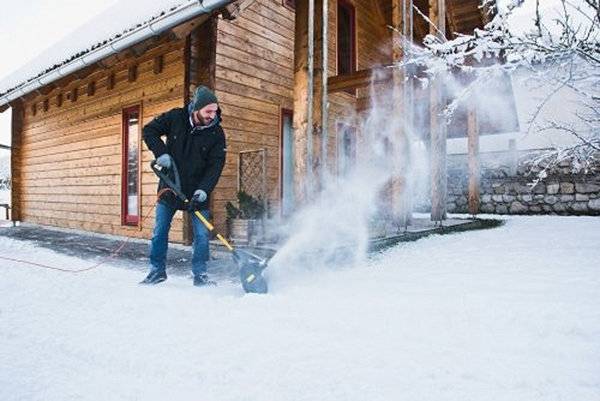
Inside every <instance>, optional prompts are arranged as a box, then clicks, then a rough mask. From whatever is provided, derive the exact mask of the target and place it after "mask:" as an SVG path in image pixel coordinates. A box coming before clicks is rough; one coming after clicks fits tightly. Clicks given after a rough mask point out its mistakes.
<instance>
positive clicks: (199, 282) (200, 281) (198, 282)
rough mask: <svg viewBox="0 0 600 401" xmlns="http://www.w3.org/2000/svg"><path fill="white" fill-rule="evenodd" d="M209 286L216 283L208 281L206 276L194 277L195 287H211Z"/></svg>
mask: <svg viewBox="0 0 600 401" xmlns="http://www.w3.org/2000/svg"><path fill="white" fill-rule="evenodd" d="M211 285H217V283H215V282H214V281H211V280H209V279H208V275H206V274H199V275H197V276H194V286H196V287H205V286H211Z"/></svg>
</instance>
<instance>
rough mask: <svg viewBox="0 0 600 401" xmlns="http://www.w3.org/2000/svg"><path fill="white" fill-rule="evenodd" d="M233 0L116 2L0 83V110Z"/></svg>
mask: <svg viewBox="0 0 600 401" xmlns="http://www.w3.org/2000/svg"><path fill="white" fill-rule="evenodd" d="M231 1H232V0H203V1H202V0H200V1H199V0H153V1H151V2H148V1H146V0H121V1H119V2H118V3H116V4H114V5H113V6H111V7H110V8H108V9H107V10H105V11H104V12H102V13H100V14H99V15H97V16H96V17H94V18H93V19H92V20H90V21H88V22H87V23H86V24H85V25H82V26H80V27H79V28H77V29H75V30H74V31H73V32H72V33H70V34H69V35H67V36H66V37H64V38H63V39H61V40H60V41H58V42H57V43H56V44H54V45H53V46H51V47H49V48H48V49H46V50H45V51H43V52H42V53H40V54H39V55H38V56H37V57H36V58H34V59H33V60H31V61H29V62H27V63H26V64H25V65H23V66H22V67H21V68H19V69H18V70H16V71H14V72H13V73H11V74H9V75H8V76H6V77H4V78H2V79H0V107H1V106H3V105H5V104H7V103H8V102H10V101H11V100H13V99H15V98H18V97H20V96H23V95H25V94H26V93H29V92H31V91H33V90H35V89H37V88H38V87H40V86H43V85H47V84H49V83H51V82H53V81H55V80H56V79H59V78H60V77H62V76H65V75H68V74H70V73H72V72H74V71H77V70H79V69H81V68H83V67H85V66H86V65H89V64H93V63H95V62H97V61H99V60H100V59H102V58H104V57H106V56H108V55H110V54H112V53H114V52H116V51H120V50H122V49H124V48H127V47H129V46H131V45H133V44H135V43H137V42H140V41H142V40H144V39H145V38H146V37H148V36H144V34H146V35H147V33H149V34H151V35H152V34H158V33H160V32H162V31H165V30H167V29H170V28H171V27H172V26H174V25H176V24H178V23H180V22H183V19H182V18H185V19H189V18H193V17H195V16H197V15H201V14H204V13H206V12H209V11H211V10H212V9H215V8H217V7H222V6H224V5H226V4H227V3H229V2H231Z"/></svg>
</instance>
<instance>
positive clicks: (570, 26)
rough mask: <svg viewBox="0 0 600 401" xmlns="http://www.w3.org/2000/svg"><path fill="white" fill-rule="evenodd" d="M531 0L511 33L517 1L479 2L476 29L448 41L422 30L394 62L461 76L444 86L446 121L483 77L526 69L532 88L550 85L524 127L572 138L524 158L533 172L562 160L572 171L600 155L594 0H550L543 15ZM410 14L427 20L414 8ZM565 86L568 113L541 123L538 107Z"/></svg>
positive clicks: (482, 86) (599, 32) (480, 88)
mask: <svg viewBox="0 0 600 401" xmlns="http://www.w3.org/2000/svg"><path fill="white" fill-rule="evenodd" d="M532 1H533V0H532ZM535 1H536V5H535V16H534V20H533V24H532V28H531V29H530V30H525V31H523V32H514V31H513V30H511V26H510V23H509V21H510V17H511V15H512V14H513V12H514V10H515V9H516V8H517V7H519V6H520V5H521V3H522V0H510V3H509V4H508V5H507V6H505V7H504V8H503V9H500V8H498V6H497V2H496V1H492V0H483V1H482V4H481V7H482V8H483V9H484V10H489V11H490V13H491V14H490V16H491V17H493V18H492V19H491V21H490V22H489V23H488V24H487V25H486V26H485V28H484V29H477V30H475V31H474V32H473V34H472V35H463V34H458V35H455V37H454V38H453V39H448V38H447V37H446V35H443V34H442V33H441V32H438V34H436V35H428V36H427V37H426V38H425V40H424V42H423V44H422V45H421V46H417V45H413V46H411V47H410V52H409V53H408V54H409V57H407V59H406V60H405V61H404V62H403V64H402V65H403V66H406V65H411V64H412V65H417V66H419V67H420V70H421V71H423V70H425V71H426V73H427V75H428V77H429V78H430V79H433V78H436V77H439V76H440V75H444V74H445V77H449V76H453V77H456V76H457V75H458V76H462V77H463V79H462V80H460V85H458V89H456V87H457V85H450V86H454V88H453V89H451V90H447V96H448V98H449V101H448V104H447V106H446V108H445V115H446V117H447V119H448V120H450V119H452V117H453V115H454V112H455V111H456V109H457V108H458V107H459V106H461V105H465V104H468V103H469V102H473V101H474V100H473V99H477V98H478V95H479V99H481V93H485V92H486V89H487V88H489V87H488V86H487V85H488V83H489V82H491V81H492V80H497V79H502V77H503V76H506V74H514V73H515V72H517V71H523V70H526V71H527V72H528V76H529V77H530V78H529V81H530V84H531V85H532V86H533V87H535V85H539V87H542V86H544V87H545V88H548V87H550V90H548V91H547V94H546V95H545V96H544V98H543V99H541V100H540V101H539V102H538V103H537V104H536V108H535V112H534V113H533V115H532V116H531V118H530V121H529V122H528V127H527V132H528V133H531V132H535V133H540V134H543V133H545V132H549V131H553V132H561V133H562V134H564V135H568V136H571V137H572V138H573V141H570V143H571V144H570V145H568V146H562V147H558V146H557V147H554V148H553V149H550V150H547V151H544V152H542V153H541V154H538V155H537V156H536V157H535V158H532V160H531V161H530V163H531V164H535V165H538V166H542V167H543V168H542V170H541V172H540V174H539V178H544V176H545V174H546V170H547V169H550V168H552V167H553V166H555V165H556V164H558V163H561V162H563V161H565V160H568V161H569V162H570V164H571V166H572V168H573V170H574V171H581V170H586V169H588V168H590V167H592V166H594V165H597V164H598V162H599V161H600V0H579V1H577V0H557V4H558V5H560V8H561V11H560V13H558V14H557V16H556V17H550V16H548V15H546V16H545V15H543V11H541V9H540V0H535ZM416 12H417V13H418V14H419V15H420V16H421V17H422V18H426V19H427V17H426V16H425V15H424V14H423V13H422V12H421V11H420V10H418V9H417V10H416ZM428 22H429V23H430V24H431V21H428ZM405 46H409V44H408V43H405ZM465 78H466V79H465ZM420 79H421V80H422V81H427V78H426V79H423V77H421V78H420ZM446 81H448V79H446ZM565 88H568V89H569V90H570V91H571V92H573V93H574V94H575V97H576V102H577V107H576V112H575V115H574V116H564V115H563V116H555V117H554V118H553V119H549V120H543V121H541V118H540V115H541V111H542V110H543V109H544V107H545V105H546V104H547V103H548V101H549V100H550V99H552V98H553V97H554V96H558V95H557V94H558V93H559V92H560V91H561V89H565ZM488 95H489V90H488ZM477 101H479V100H477Z"/></svg>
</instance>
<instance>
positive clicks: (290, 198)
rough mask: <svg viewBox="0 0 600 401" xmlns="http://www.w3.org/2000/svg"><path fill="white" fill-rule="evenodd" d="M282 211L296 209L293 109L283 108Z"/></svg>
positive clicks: (284, 214)
mask: <svg viewBox="0 0 600 401" xmlns="http://www.w3.org/2000/svg"><path fill="white" fill-rule="evenodd" d="M280 143H281V149H280V152H281V213H282V215H283V216H287V215H289V214H290V213H291V212H292V211H293V210H294V128H293V115H292V111H291V110H287V109H282V110H281V141H280Z"/></svg>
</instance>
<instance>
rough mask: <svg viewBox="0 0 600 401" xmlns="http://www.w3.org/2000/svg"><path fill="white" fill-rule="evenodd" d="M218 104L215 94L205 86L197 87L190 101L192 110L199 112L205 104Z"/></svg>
mask: <svg viewBox="0 0 600 401" xmlns="http://www.w3.org/2000/svg"><path fill="white" fill-rule="evenodd" d="M211 103H218V101H217V97H216V96H215V94H214V93H213V92H212V91H211V90H210V89H208V88H207V87H206V86H199V87H197V88H196V91H195V92H194V98H193V99H192V103H191V104H192V110H200V109H201V108H203V107H204V106H206V105H207V104H211Z"/></svg>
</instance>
